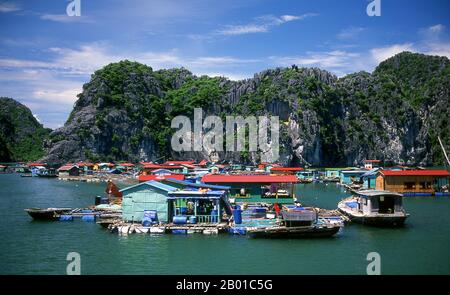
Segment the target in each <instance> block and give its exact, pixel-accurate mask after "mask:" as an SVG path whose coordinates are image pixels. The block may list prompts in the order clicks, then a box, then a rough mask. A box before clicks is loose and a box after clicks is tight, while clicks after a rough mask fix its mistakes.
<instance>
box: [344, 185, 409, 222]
mask: <svg viewBox="0 0 450 295" xmlns="http://www.w3.org/2000/svg"><path fill="white" fill-rule="evenodd" d="M402 197H403V196H402V195H401V194H398V193H394V192H390V191H381V190H361V191H358V192H357V194H356V195H355V196H352V197H349V198H346V199H344V200H342V201H341V202H339V203H338V210H339V211H341V212H342V213H344V214H345V215H347V216H348V217H349V218H350V219H351V220H352V221H355V222H358V223H362V224H368V225H376V226H401V225H403V223H404V222H405V220H406V218H407V217H408V216H409V214H407V213H406V211H405V209H404V208H403V202H402Z"/></svg>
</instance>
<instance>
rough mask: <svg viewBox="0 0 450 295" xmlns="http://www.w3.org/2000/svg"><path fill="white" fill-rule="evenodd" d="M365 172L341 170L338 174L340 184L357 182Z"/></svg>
mask: <svg viewBox="0 0 450 295" xmlns="http://www.w3.org/2000/svg"><path fill="white" fill-rule="evenodd" d="M366 172H367V170H342V171H341V172H340V182H341V184H352V183H353V182H359V181H360V180H361V176H362V175H363V174H364V173H366Z"/></svg>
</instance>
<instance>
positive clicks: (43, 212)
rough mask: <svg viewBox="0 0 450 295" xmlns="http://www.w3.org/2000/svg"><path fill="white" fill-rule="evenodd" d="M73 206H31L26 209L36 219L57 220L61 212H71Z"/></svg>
mask: <svg viewBox="0 0 450 295" xmlns="http://www.w3.org/2000/svg"><path fill="white" fill-rule="evenodd" d="M71 210H72V209H71V208H29V209H25V211H26V212H27V213H28V215H30V216H31V217H32V218H33V219H35V220H57V219H58V218H59V216H60V215H61V214H65V213H69V212H70V211H71Z"/></svg>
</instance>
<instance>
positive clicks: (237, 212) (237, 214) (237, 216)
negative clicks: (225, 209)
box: [233, 209, 242, 224]
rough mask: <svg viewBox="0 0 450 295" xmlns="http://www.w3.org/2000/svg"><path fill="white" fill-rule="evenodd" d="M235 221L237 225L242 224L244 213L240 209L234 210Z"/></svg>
mask: <svg viewBox="0 0 450 295" xmlns="http://www.w3.org/2000/svg"><path fill="white" fill-rule="evenodd" d="M233 219H234V223H235V224H241V223H242V211H241V210H240V209H234V210H233Z"/></svg>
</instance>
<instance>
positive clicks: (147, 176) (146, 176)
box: [138, 169, 185, 182]
mask: <svg viewBox="0 0 450 295" xmlns="http://www.w3.org/2000/svg"><path fill="white" fill-rule="evenodd" d="M166 178H173V179H178V180H184V178H185V176H184V175H183V174H179V173H173V172H172V171H171V170H168V169H156V170H153V171H152V172H150V173H147V172H145V171H144V172H142V174H141V175H139V177H138V179H139V182H146V181H151V180H154V181H161V180H164V179H166Z"/></svg>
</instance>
